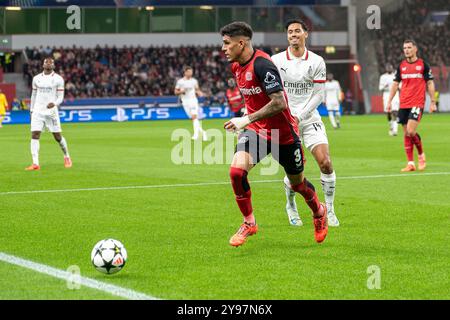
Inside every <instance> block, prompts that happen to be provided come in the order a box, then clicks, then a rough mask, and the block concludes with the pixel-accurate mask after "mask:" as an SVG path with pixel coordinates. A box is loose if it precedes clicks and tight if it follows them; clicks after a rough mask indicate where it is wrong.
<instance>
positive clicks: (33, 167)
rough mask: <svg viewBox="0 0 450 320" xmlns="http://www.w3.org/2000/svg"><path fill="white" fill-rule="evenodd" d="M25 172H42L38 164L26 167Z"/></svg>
mask: <svg viewBox="0 0 450 320" xmlns="http://www.w3.org/2000/svg"><path fill="white" fill-rule="evenodd" d="M25 170H26V171H34V170H41V167H40V166H38V165H37V164H34V163H33V164H32V165H31V166H29V167H26V168H25Z"/></svg>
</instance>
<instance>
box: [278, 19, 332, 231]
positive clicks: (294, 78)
mask: <svg viewBox="0 0 450 320" xmlns="http://www.w3.org/2000/svg"><path fill="white" fill-rule="evenodd" d="M285 27H286V30H287V40H288V42H289V47H288V48H287V50H285V51H283V52H280V53H278V54H276V55H274V56H272V60H273V62H274V64H275V65H276V66H277V68H278V70H279V71H280V75H281V78H282V81H283V86H284V90H285V92H286V94H287V97H288V104H289V108H290V111H291V113H292V115H293V116H294V117H296V118H297V119H298V121H299V129H300V134H301V140H302V141H303V143H304V145H305V147H306V148H307V149H308V150H309V151H310V152H311V153H312V155H313V156H314V159H316V162H317V164H318V165H319V167H320V171H321V174H320V180H321V183H322V189H323V193H324V195H325V201H326V206H327V211H328V212H327V217H328V224H329V225H330V226H334V227H337V226H339V220H338V219H337V217H336V214H335V213H334V193H335V187H336V174H335V172H334V170H333V166H332V163H331V158H330V152H329V149H328V139H327V134H326V131H325V125H324V124H323V122H322V119H321V118H320V115H319V112H318V111H317V107H318V106H319V105H320V104H321V103H322V101H323V98H324V83H325V81H326V80H325V77H326V67H325V61H324V60H323V58H322V57H321V56H319V55H317V54H315V53H314V52H311V51H309V50H308V49H307V48H306V46H305V42H306V38H307V37H308V29H307V26H306V24H305V23H304V22H303V21H302V20H300V19H292V20H289V21H287V23H286V25H285ZM284 185H285V191H286V199H287V203H286V213H287V214H288V217H289V223H290V224H291V225H294V226H301V225H303V223H302V221H301V219H300V216H299V213H298V211H297V205H296V203H295V192H294V191H293V190H292V189H291V187H290V183H289V179H287V177H284Z"/></svg>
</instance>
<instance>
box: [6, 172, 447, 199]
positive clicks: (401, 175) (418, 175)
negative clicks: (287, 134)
mask: <svg viewBox="0 0 450 320" xmlns="http://www.w3.org/2000/svg"><path fill="white" fill-rule="evenodd" d="M442 175H450V172H428V173H425V172H424V173H409V174H408V173H403V174H383V175H373V176H348V177H338V180H352V179H356V180H358V179H379V178H392V177H420V176H442ZM308 179H309V180H320V179H319V178H308ZM282 181H283V180H280V179H276V180H254V181H250V183H270V182H282ZM227 184H230V182H228V181H227V182H199V183H178V184H154V185H147V186H122V187H99V188H79V189H53V190H28V191H7V192H0V196H6V195H14V194H31V193H58V192H79V191H107V190H124V189H152V188H180V187H199V186H214V185H227Z"/></svg>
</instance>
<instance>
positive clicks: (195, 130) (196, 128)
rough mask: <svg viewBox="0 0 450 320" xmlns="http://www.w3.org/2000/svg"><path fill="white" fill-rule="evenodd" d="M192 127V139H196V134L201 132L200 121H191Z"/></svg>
mask: <svg viewBox="0 0 450 320" xmlns="http://www.w3.org/2000/svg"><path fill="white" fill-rule="evenodd" d="M192 125H193V127H194V137H197V136H198V132H199V131H200V130H201V128H200V121H198V119H194V120H192Z"/></svg>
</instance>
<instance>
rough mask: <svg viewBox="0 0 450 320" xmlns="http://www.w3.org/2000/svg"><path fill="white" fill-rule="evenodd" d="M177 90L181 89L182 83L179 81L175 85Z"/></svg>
mask: <svg viewBox="0 0 450 320" xmlns="http://www.w3.org/2000/svg"><path fill="white" fill-rule="evenodd" d="M175 89H181V81H180V80H178V81H177V83H176V84H175Z"/></svg>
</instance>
